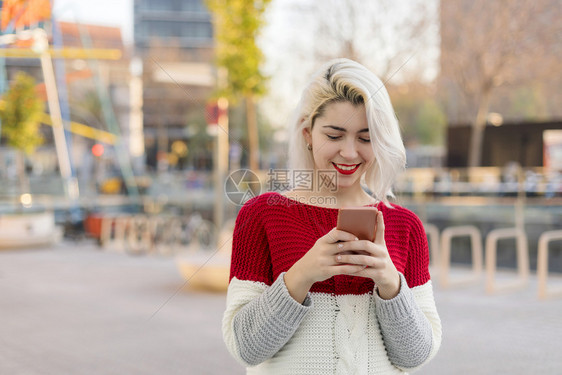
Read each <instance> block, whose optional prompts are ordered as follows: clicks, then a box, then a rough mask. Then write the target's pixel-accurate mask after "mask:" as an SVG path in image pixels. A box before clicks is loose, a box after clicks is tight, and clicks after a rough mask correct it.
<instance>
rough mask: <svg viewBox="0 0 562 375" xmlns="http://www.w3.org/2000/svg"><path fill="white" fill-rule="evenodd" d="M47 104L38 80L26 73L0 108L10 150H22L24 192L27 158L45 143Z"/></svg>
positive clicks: (19, 76) (19, 75)
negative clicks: (42, 119)
mask: <svg viewBox="0 0 562 375" xmlns="http://www.w3.org/2000/svg"><path fill="white" fill-rule="evenodd" d="M43 109H44V104H43V101H42V100H41V98H40V97H39V95H38V94H37V91H36V89H35V80H34V79H33V77H31V76H30V75H28V74H26V73H24V72H18V73H17V74H16V76H15V79H14V81H13V82H12V84H11V85H10V89H9V90H8V91H6V93H5V94H4V96H3V98H2V105H1V106H0V120H1V121H2V135H3V136H4V137H6V142H7V144H8V145H9V146H11V147H14V148H16V149H17V150H19V152H18V156H17V165H18V174H19V178H20V189H21V191H22V192H24V191H28V190H29V188H28V186H27V185H28V184H27V182H26V180H25V159H24V155H23V153H25V154H28V155H29V154H32V153H33V152H34V151H35V149H36V148H37V146H39V145H40V144H41V143H42V142H43V138H42V137H41V134H40V133H39V126H40V122H39V119H40V117H41V114H42V113H43Z"/></svg>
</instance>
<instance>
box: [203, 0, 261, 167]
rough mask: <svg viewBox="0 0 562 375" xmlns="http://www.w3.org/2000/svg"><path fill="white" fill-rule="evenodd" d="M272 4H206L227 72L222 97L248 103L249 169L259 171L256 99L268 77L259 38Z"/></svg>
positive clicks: (215, 0)
mask: <svg viewBox="0 0 562 375" xmlns="http://www.w3.org/2000/svg"><path fill="white" fill-rule="evenodd" d="M270 2H271V0H207V1H206V3H207V6H208V7H209V9H210V10H211V12H212V14H213V24H214V30H215V40H216V59H217V64H218V66H219V67H222V68H224V69H225V70H226V71H227V78H226V85H225V86H224V87H219V95H223V96H225V97H227V98H228V99H229V100H231V101H234V102H236V101H237V100H238V99H240V98H241V97H243V98H244V100H245V102H246V116H247V117H246V120H247V124H248V137H249V148H250V168H251V169H252V170H258V169H259V146H258V124H257V115H256V99H257V98H258V97H260V96H262V95H264V94H265V81H266V77H264V75H263V74H262V73H261V72H260V66H261V64H262V63H263V60H264V56H263V53H262V52H261V50H260V49H259V48H258V46H257V44H256V38H257V36H258V35H259V32H260V30H261V28H262V26H263V24H264V12H265V10H266V8H267V5H268V4H269V3H270Z"/></svg>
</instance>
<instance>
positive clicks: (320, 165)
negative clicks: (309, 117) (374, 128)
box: [303, 102, 375, 188]
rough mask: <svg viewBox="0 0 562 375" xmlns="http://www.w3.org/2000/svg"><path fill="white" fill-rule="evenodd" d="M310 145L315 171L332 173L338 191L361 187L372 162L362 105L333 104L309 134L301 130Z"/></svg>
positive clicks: (372, 155) (308, 130)
mask: <svg viewBox="0 0 562 375" xmlns="http://www.w3.org/2000/svg"><path fill="white" fill-rule="evenodd" d="M303 135H304V137H305V139H306V142H307V143H308V144H311V145H312V151H311V152H312V153H313V157H314V167H315V169H321V170H335V171H336V173H337V183H338V188H347V187H350V186H353V185H354V184H360V183H361V176H362V175H363V173H365V172H366V171H367V170H368V168H369V167H370V166H371V165H372V164H373V162H374V159H375V157H374V154H373V149H372V146H371V139H370V135H369V128H368V126H367V115H366V112H365V105H363V104H360V105H356V106H355V105H353V104H351V103H349V102H335V103H331V104H328V105H327V106H326V107H325V108H324V113H323V114H322V116H319V117H317V118H316V120H315V122H314V126H313V128H312V131H310V128H306V129H304V130H303Z"/></svg>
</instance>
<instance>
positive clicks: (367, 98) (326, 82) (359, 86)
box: [288, 59, 406, 204]
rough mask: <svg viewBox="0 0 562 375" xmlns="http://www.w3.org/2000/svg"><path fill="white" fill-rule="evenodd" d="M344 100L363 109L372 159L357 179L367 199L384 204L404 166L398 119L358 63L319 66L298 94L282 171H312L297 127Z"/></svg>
mask: <svg viewBox="0 0 562 375" xmlns="http://www.w3.org/2000/svg"><path fill="white" fill-rule="evenodd" d="M335 102H350V103H352V104H353V105H360V104H364V105H365V111H366V115H367V123H368V127H369V135H370V137H371V145H372V147H373V152H374V156H375V161H374V163H373V164H372V166H371V167H370V168H369V170H367V172H366V173H365V175H364V176H363V177H364V179H362V180H361V182H362V183H364V184H365V185H366V186H367V188H368V189H369V190H370V192H371V193H372V195H373V196H374V197H375V198H376V199H378V200H380V201H382V202H384V203H386V204H388V198H389V197H394V194H393V193H392V185H393V184H394V182H395V180H396V177H397V176H398V174H399V173H400V172H402V171H403V170H404V169H405V167H406V151H405V149H404V143H403V141H402V137H401V135H400V127H399V125H398V119H397V118H396V115H395V113H394V109H393V108H392V103H391V102H390V98H389V96H388V92H387V91H386V89H385V87H384V84H383V83H382V81H381V80H380V79H379V78H378V77H377V76H376V75H375V74H374V73H372V72H371V71H370V70H368V69H367V68H365V67H364V66H363V65H361V64H359V63H357V62H355V61H352V60H349V59H336V60H332V61H330V62H328V63H327V64H325V65H323V66H322V67H321V69H320V70H318V71H317V73H315V74H314V75H313V77H312V80H311V81H310V82H309V83H308V85H307V86H306V88H305V89H304V91H303V94H302V96H301V99H300V101H299V104H298V106H297V109H296V110H295V113H294V116H293V119H292V121H291V124H290V125H291V134H290V141H289V161H288V167H289V169H291V170H312V169H314V159H313V156H312V152H310V151H309V150H308V149H307V145H306V140H305V139H304V136H303V134H302V131H303V129H305V128H307V127H308V128H310V129H311V130H312V127H313V126H314V121H315V120H316V118H317V117H319V116H322V114H323V112H324V110H325V108H326V106H327V105H329V104H331V103H335Z"/></svg>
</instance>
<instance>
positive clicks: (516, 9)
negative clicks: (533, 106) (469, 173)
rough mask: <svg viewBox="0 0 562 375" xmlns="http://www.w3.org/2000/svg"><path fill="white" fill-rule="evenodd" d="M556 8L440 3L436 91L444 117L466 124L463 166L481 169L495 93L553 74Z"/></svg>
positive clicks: (531, 2) (520, 0)
mask: <svg viewBox="0 0 562 375" xmlns="http://www.w3.org/2000/svg"><path fill="white" fill-rule="evenodd" d="M560 9H561V8H560V6H559V1H556V0H514V1H507V0H505V1H486V0H459V1H442V2H441V79H440V80H441V86H442V87H443V90H444V92H443V94H444V97H446V99H445V102H446V104H447V106H448V112H449V114H451V113H452V115H453V116H452V117H457V115H458V114H459V113H461V112H467V113H468V116H467V117H468V120H469V121H470V122H471V123H472V135H471V139H470V149H469V150H470V151H469V160H468V165H469V166H471V167H474V166H480V164H481V158H482V143H483V135H484V129H485V127H486V123H487V117H488V113H489V111H490V105H491V103H492V101H493V99H494V95H495V94H496V93H497V90H498V88H500V87H506V86H509V85H511V86H513V85H519V86H525V85H529V84H531V83H532V82H536V81H537V80H541V79H542V80H544V79H551V78H552V77H553V76H557V75H559V72H560V63H559V57H560V55H561V53H560V35H561V31H562V26H561V25H562V24H561V23H560V21H559V18H560V15H561V14H560ZM557 54H558V55H557ZM556 56H558V57H556ZM548 77H550V78H548ZM459 117H460V118H463V116H462V115H461V116H459Z"/></svg>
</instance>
